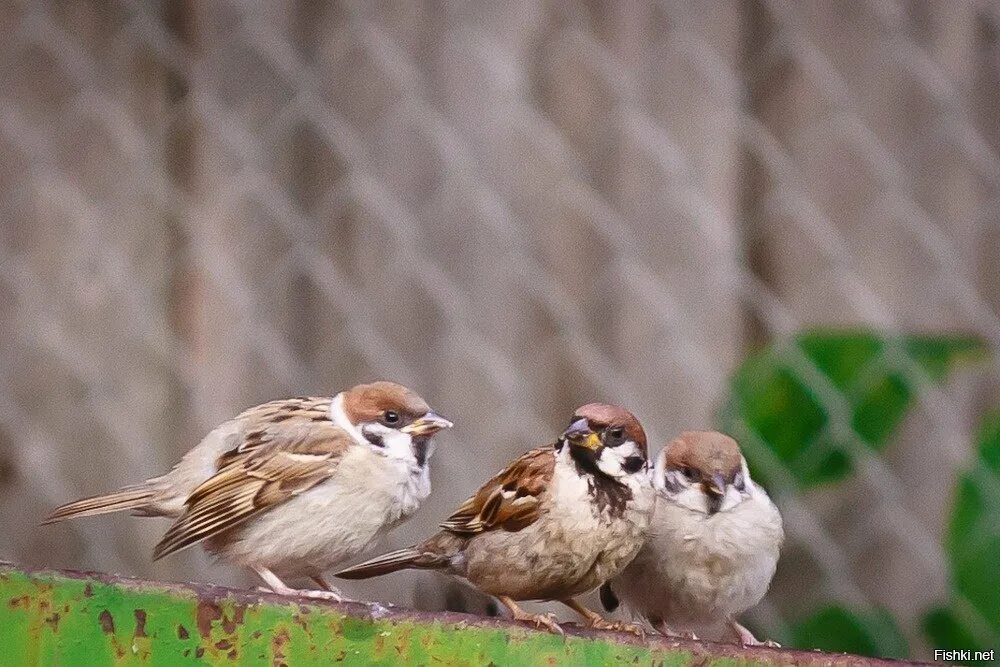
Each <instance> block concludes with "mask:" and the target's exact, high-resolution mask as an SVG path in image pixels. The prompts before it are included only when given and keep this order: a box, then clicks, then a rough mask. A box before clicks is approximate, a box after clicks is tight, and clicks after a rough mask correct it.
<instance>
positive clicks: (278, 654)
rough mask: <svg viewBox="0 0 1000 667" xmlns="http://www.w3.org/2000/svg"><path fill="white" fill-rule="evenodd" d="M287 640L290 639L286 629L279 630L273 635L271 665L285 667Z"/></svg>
mask: <svg viewBox="0 0 1000 667" xmlns="http://www.w3.org/2000/svg"><path fill="white" fill-rule="evenodd" d="M289 639H290V637H289V635H288V630H287V629H286V628H279V629H278V630H277V632H275V633H274V636H273V637H272V638H271V659H272V664H274V665H284V666H285V667H287V663H285V645H286V644H288V641H289Z"/></svg>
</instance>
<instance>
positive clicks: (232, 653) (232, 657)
mask: <svg viewBox="0 0 1000 667" xmlns="http://www.w3.org/2000/svg"><path fill="white" fill-rule="evenodd" d="M226 657H227V658H228V659H229V660H236V649H233V650H232V651H230V652H229V653H227V654H226Z"/></svg>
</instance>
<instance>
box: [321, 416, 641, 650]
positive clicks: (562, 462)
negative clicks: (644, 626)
mask: <svg viewBox="0 0 1000 667" xmlns="http://www.w3.org/2000/svg"><path fill="white" fill-rule="evenodd" d="M653 495H654V494H653V487H652V484H651V483H650V479H649V474H648V468H647V454H646V434H645V433H644V432H643V430H642V426H641V425H640V424H639V421H638V420H637V419H636V418H635V417H634V416H633V415H632V414H631V413H630V412H628V411H627V410H625V409H623V408H620V407H617V406H613V405H605V404H601V403H591V404H588V405H585V406H583V407H581V408H580V409H578V410H577V411H576V412H575V413H574V415H573V419H572V423H571V424H570V427H569V428H568V429H567V430H566V431H565V432H564V433H563V434H562V435H561V436H560V437H559V440H558V441H557V442H556V443H555V445H554V446H549V447H543V448H540V449H533V450H531V451H529V452H527V453H525V454H523V455H522V456H520V457H519V458H517V459H516V460H515V461H514V462H513V463H511V464H510V465H509V466H508V467H507V468H506V469H504V470H503V471H502V472H500V473H499V474H498V475H497V476H495V477H494V478H493V479H491V480H490V481H488V482H487V483H486V484H484V485H483V486H482V488H480V489H479V491H478V492H476V494H475V495H473V496H472V497H471V498H469V499H468V500H467V501H465V503H463V504H462V506H461V507H459V508H458V510H457V511H456V512H455V513H454V514H452V515H451V516H450V517H449V518H448V519H447V520H446V521H445V522H444V523H442V524H441V528H442V530H441V531H440V532H439V533H437V534H436V535H434V536H433V537H431V538H430V539H428V540H426V541H424V542H422V543H420V544H417V545H415V546H412V547H409V548H407V549H401V550H399V551H394V552H392V553H388V554H386V555H384V556H380V557H378V558H374V559H372V560H369V561H367V562H365V563H362V564H361V565H357V566H355V567H352V568H348V569H346V570H344V571H342V572H338V573H337V576H338V577H343V578H346V579H366V578H368V577H374V576H378V575H382V574H387V573H389V572H395V571H397V570H402V569H409V568H419V569H430V570H441V571H444V572H448V573H450V574H453V575H457V576H459V577H463V578H465V579H466V580H468V581H469V582H470V583H471V584H472V585H473V586H475V587H476V588H478V589H479V590H481V591H483V592H485V593H489V594H491V595H494V596H496V597H497V598H498V599H499V600H500V602H501V603H502V604H503V605H504V606H505V607H507V609H509V610H510V612H511V614H512V615H513V617H514V618H515V619H517V620H521V621H529V622H531V623H534V624H535V625H536V626H545V627H547V628H549V629H550V630H552V631H553V632H560V633H561V632H562V630H561V629H560V628H559V626H558V624H556V622H555V620H554V619H553V618H552V616H551V615H543V614H530V613H527V612H525V611H524V610H522V609H521V608H520V607H519V606H518V604H517V602H518V601H521V600H558V601H560V602H562V603H563V604H565V605H567V606H568V607H570V608H571V609H573V610H574V611H576V612H578V613H580V614H581V615H582V616H583V617H584V618H585V619H586V621H587V623H588V624H589V625H590V626H591V627H595V628H613V629H624V630H629V631H634V632H640V633H641V630H640V629H639V628H637V627H636V626H633V625H629V624H623V623H617V622H612V621H608V620H606V619H604V618H603V617H601V616H600V615H599V614H597V613H595V612H594V611H591V610H590V609H587V608H586V607H584V606H583V605H581V604H580V603H579V602H577V601H576V600H575V599H574V598H575V597H576V596H578V595H582V594H583V593H586V592H587V591H590V590H593V589H595V588H597V587H598V586H600V585H601V584H602V583H603V582H605V581H606V580H607V579H609V578H610V577H613V576H614V575H616V574H617V573H618V572H620V571H621V570H622V568H624V567H625V565H626V564H627V563H628V562H629V561H630V560H632V558H633V557H634V556H635V554H636V552H637V551H638V550H639V548H640V547H641V546H642V543H643V541H644V540H645V537H646V530H647V527H648V526H649V521H650V517H651V514H652V508H653Z"/></svg>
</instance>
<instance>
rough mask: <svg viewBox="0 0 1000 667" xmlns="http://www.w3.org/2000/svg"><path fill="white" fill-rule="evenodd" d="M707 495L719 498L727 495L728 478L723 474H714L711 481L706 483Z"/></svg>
mask: <svg viewBox="0 0 1000 667" xmlns="http://www.w3.org/2000/svg"><path fill="white" fill-rule="evenodd" d="M705 493H707V494H709V495H712V496H717V497H719V498H721V497H722V496H724V495H726V478H725V477H723V476H722V473H718V472H717V473H713V474H712V479H711V481H706V482H705Z"/></svg>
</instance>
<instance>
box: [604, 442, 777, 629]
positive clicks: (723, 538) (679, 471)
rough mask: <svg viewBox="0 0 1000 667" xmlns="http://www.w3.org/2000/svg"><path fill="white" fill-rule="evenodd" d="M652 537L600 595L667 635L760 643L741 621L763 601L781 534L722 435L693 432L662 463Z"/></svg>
mask: <svg viewBox="0 0 1000 667" xmlns="http://www.w3.org/2000/svg"><path fill="white" fill-rule="evenodd" d="M653 485H654V487H655V488H656V491H657V498H656V507H655V510H654V512H653V521H652V525H651V526H650V530H649V539H648V541H647V542H646V544H645V545H644V546H643V548H642V549H641V550H640V551H639V554H638V555H637V556H636V557H635V560H633V561H632V562H631V563H630V564H629V565H628V567H627V568H625V570H624V572H622V573H621V574H620V575H619V576H618V577H616V578H614V579H612V580H611V581H610V582H609V583H608V584H606V585H605V586H603V587H602V588H601V601H602V603H603V604H604V607H605V608H606V609H608V610H609V611H613V610H614V608H615V607H617V606H618V601H619V599H620V600H621V601H622V602H624V603H625V605H626V606H627V607H629V608H630V609H631V610H632V611H633V612H634V613H637V614H639V615H641V616H642V617H644V618H645V619H647V620H648V621H649V622H650V623H651V624H652V625H653V626H654V627H655V628H656V629H657V630H659V631H660V632H662V633H664V634H668V635H676V634H678V632H680V633H681V634H684V635H686V636H691V637H694V636H696V635H695V633H697V634H702V635H708V636H710V637H715V638H719V637H721V636H722V635H723V634H724V633H725V632H726V629H727V627H728V629H729V630H730V631H731V632H732V633H733V634H734V635H735V638H736V639H737V640H738V641H739V642H740V643H741V644H743V645H753V644H759V643H760V642H758V641H757V639H756V638H755V637H754V636H753V634H751V632H750V631H749V630H747V629H746V628H745V627H743V626H742V625H740V624H739V623H738V622H737V620H736V618H737V616H739V615H740V614H741V613H743V612H744V611H746V610H747V609H750V608H751V607H753V606H754V605H756V604H757V603H758V602H760V600H761V598H763V597H764V594H765V593H766V592H767V588H768V586H769V585H770V583H771V577H773V576H774V570H775V567H776V565H777V563H778V550H779V549H780V548H781V543H782V540H783V539H784V533H783V531H782V527H781V515H780V514H778V508H777V507H775V506H774V503H772V502H771V499H770V498H768V496H767V493H766V492H765V491H764V489H762V488H761V487H759V486H757V485H756V484H754V482H753V480H752V479H750V474H749V472H748V471H747V463H746V460H745V459H744V458H743V456H742V455H741V453H740V448H739V445H737V444H736V441H735V440H733V439H732V438H730V437H728V436H726V435H723V434H722V433H714V432H688V433H683V434H681V436H680V437H678V438H677V439H675V440H674V441H672V442H671V443H670V444H668V445H667V446H666V447H664V449H663V451H661V452H660V454H659V456H657V458H656V465H655V470H654V473H653Z"/></svg>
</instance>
